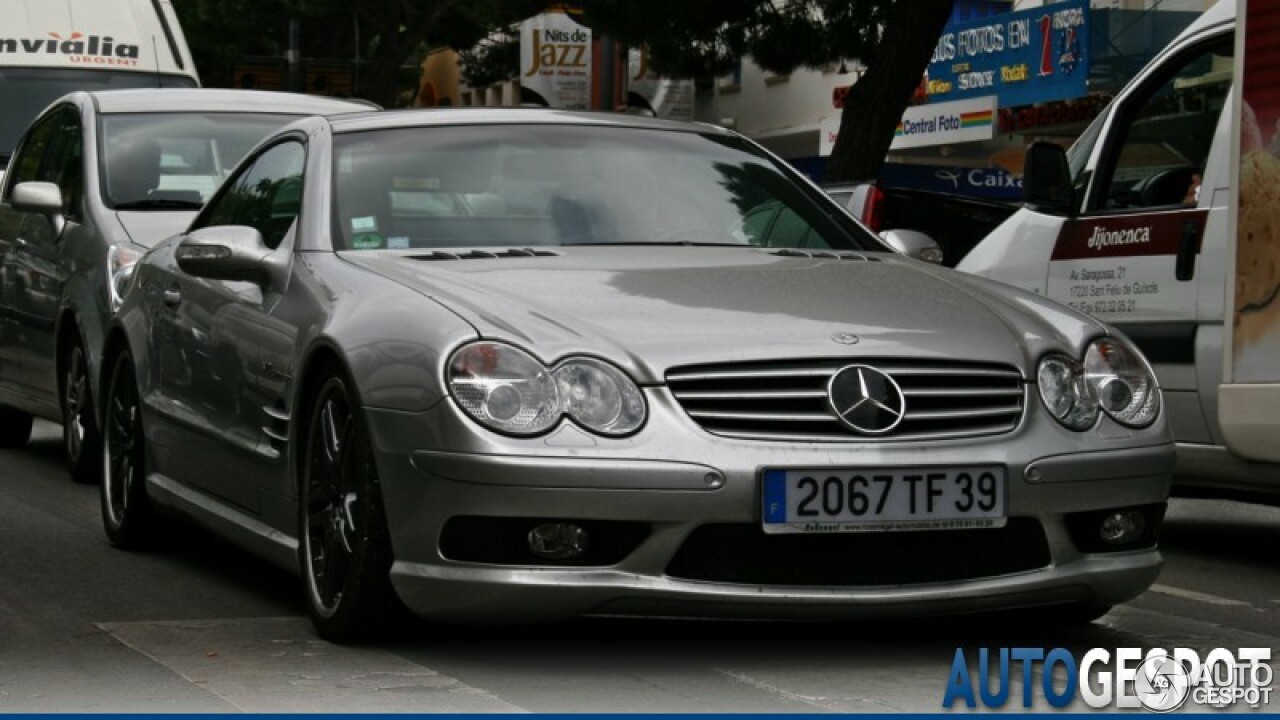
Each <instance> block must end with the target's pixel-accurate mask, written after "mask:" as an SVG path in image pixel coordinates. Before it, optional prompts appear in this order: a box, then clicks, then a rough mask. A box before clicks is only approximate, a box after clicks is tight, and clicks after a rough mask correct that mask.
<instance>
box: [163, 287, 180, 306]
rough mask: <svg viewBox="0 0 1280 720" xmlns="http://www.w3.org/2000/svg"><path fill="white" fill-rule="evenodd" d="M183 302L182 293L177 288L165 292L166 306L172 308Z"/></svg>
mask: <svg viewBox="0 0 1280 720" xmlns="http://www.w3.org/2000/svg"><path fill="white" fill-rule="evenodd" d="M180 302H182V293H181V292H180V291H179V290H178V289H177V288H169V289H168V290H165V291H164V304H165V305H168V306H170V307H172V306H174V305H177V304H178V303H180Z"/></svg>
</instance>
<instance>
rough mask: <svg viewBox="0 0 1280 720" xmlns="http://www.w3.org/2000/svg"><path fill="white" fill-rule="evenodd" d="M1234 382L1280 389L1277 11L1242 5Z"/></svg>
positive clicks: (1254, 4) (1261, 5)
mask: <svg viewBox="0 0 1280 720" xmlns="http://www.w3.org/2000/svg"><path fill="white" fill-rule="evenodd" d="M1245 23H1246V28H1247V30H1246V32H1245V40H1244V53H1243V55H1244V57H1243V61H1242V74H1241V76H1242V78H1243V83H1242V88H1243V98H1244V102H1243V103H1242V106H1241V112H1240V155H1239V157H1240V179H1239V185H1238V187H1239V193H1238V201H1237V202H1238V203H1239V206H1238V208H1237V211H1238V213H1237V216H1236V218H1237V219H1236V264H1235V267H1236V276H1235V293H1234V294H1235V306H1234V310H1233V311H1234V323H1233V328H1232V330H1233V333H1232V338H1233V347H1232V364H1233V368H1232V375H1233V378H1234V380H1235V382H1237V383H1256V382H1271V383H1274V382H1280V44H1277V43H1276V42H1275V38H1277V37H1280V5H1278V4H1276V3H1274V2H1259V1H1256V0H1255V1H1253V2H1249V3H1246V4H1245Z"/></svg>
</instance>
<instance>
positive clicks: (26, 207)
mask: <svg viewBox="0 0 1280 720" xmlns="http://www.w3.org/2000/svg"><path fill="white" fill-rule="evenodd" d="M9 204H10V205H12V206H13V209H14V210H17V211H19V212H29V213H39V214H41V215H61V214H62V191H61V190H59V189H58V186H57V185H55V184H53V183H51V182H36V181H34V180H32V181H29V182H23V183H18V184H17V185H15V186H14V187H13V195H12V197H11V198H10V200H9Z"/></svg>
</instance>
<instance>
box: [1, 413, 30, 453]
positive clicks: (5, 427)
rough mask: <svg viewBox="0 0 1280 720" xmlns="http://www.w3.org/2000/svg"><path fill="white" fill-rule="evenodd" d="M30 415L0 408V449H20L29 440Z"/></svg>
mask: <svg viewBox="0 0 1280 720" xmlns="http://www.w3.org/2000/svg"><path fill="white" fill-rule="evenodd" d="M31 422H32V418H31V413H25V412H22V411H21V410H17V409H15V408H11V407H4V406H0V448H20V447H23V446H24V445H26V444H27V441H28V440H30V439H31Z"/></svg>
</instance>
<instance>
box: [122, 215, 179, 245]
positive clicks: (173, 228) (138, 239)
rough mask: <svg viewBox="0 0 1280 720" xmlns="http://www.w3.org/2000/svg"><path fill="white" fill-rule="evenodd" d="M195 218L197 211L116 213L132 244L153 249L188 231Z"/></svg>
mask: <svg viewBox="0 0 1280 720" xmlns="http://www.w3.org/2000/svg"><path fill="white" fill-rule="evenodd" d="M195 216H196V211H195V210H173V211H170V210H165V211H155V210H148V211H145V212H143V211H131V210H123V211H120V212H117V213H116V220H118V221H119V222H120V226H121V227H123V228H124V231H125V233H126V234H127V235H128V236H129V241H130V242H133V243H136V244H138V245H141V246H143V247H146V248H151V247H155V246H156V244H157V243H159V242H160V241H161V240H164V239H165V238H167V237H169V236H171V235H177V234H178V233H180V232H182V231H183V230H186V229H187V226H188V225H190V224H191V221H192V220H194V219H195Z"/></svg>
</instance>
